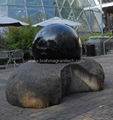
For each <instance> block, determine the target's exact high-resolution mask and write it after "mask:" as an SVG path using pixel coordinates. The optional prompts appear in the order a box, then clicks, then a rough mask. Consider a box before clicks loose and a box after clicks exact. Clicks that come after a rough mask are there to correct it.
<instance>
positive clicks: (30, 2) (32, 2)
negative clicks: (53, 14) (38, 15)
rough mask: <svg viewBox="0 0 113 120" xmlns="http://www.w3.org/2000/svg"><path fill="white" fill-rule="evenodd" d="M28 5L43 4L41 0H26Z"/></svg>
mask: <svg viewBox="0 0 113 120" xmlns="http://www.w3.org/2000/svg"><path fill="white" fill-rule="evenodd" d="M26 3H27V5H39V6H41V5H42V4H41V0H26Z"/></svg>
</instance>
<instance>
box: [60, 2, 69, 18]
mask: <svg viewBox="0 0 113 120" xmlns="http://www.w3.org/2000/svg"><path fill="white" fill-rule="evenodd" d="M70 11H71V9H70V6H69V3H68V1H65V3H64V6H63V8H62V11H61V14H62V17H63V18H68V16H69V13H70Z"/></svg>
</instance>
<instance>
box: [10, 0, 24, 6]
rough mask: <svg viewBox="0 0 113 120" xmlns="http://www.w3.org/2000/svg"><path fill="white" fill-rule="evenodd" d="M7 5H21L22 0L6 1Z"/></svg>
mask: <svg viewBox="0 0 113 120" xmlns="http://www.w3.org/2000/svg"><path fill="white" fill-rule="evenodd" d="M8 4H11V5H23V4H24V0H8Z"/></svg>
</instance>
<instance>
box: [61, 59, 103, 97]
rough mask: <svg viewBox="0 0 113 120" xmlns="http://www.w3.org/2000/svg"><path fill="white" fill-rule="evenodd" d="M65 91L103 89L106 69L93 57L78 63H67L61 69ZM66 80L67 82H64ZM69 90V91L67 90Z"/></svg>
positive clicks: (65, 92)
mask: <svg viewBox="0 0 113 120" xmlns="http://www.w3.org/2000/svg"><path fill="white" fill-rule="evenodd" d="M61 79H62V81H63V84H64V83H65V82H67V83H68V84H67V85H66V84H65V85H62V87H63V93H64V95H63V96H65V95H66V94H67V93H68V94H70V93H76V92H85V91H98V90H102V89H103V85H104V71H103V68H102V66H101V65H100V64H99V63H98V62H96V61H94V60H91V59H84V60H81V61H79V62H77V63H72V64H68V65H66V66H65V67H64V68H63V69H62V70H61ZM64 81H65V82H64ZM67 91H68V92H67Z"/></svg>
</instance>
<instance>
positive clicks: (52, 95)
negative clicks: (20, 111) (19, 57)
mask: <svg viewBox="0 0 113 120" xmlns="http://www.w3.org/2000/svg"><path fill="white" fill-rule="evenodd" d="M64 65H65V64H40V63H36V62H35V61H31V62H27V63H24V64H23V65H21V66H20V67H18V68H17V69H16V70H15V71H14V72H13V74H12V75H11V76H10V78H9V81H8V83H7V87H6V96H7V100H8V102H9V103H10V104H12V105H16V106H20V107H28V108H44V107H47V106H51V105H55V104H59V103H60V102H61V99H62V86H61V79H60V71H61V69H62V67H63V66H64Z"/></svg>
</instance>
